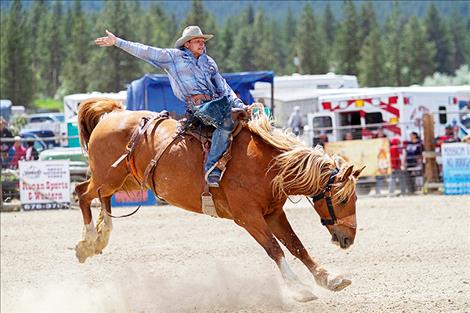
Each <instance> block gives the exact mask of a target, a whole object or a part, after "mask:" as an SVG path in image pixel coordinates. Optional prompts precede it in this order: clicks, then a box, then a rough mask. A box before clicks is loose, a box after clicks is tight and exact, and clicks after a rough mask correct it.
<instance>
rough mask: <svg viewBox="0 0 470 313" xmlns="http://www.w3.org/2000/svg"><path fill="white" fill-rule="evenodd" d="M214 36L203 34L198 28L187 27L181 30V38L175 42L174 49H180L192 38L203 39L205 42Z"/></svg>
mask: <svg viewBox="0 0 470 313" xmlns="http://www.w3.org/2000/svg"><path fill="white" fill-rule="evenodd" d="M212 37H214V35H210V34H203V33H202V31H201V29H200V28H199V26H188V27H186V28H185V29H184V30H183V34H182V35H181V37H180V38H179V39H178V40H176V42H175V48H181V47H182V46H183V45H184V44H185V43H186V42H188V41H190V40H191V39H194V38H204V40H205V41H207V40H209V39H211V38H212Z"/></svg>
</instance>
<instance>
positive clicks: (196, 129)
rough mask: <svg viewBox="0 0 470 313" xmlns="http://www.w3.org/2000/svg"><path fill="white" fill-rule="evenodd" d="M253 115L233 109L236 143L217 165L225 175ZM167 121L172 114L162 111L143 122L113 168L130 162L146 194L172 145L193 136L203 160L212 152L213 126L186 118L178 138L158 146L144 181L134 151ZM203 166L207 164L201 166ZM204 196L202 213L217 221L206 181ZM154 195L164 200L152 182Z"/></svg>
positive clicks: (134, 174) (136, 178)
mask: <svg viewBox="0 0 470 313" xmlns="http://www.w3.org/2000/svg"><path fill="white" fill-rule="evenodd" d="M249 117H250V113H249V112H247V111H245V110H244V109H238V108H236V109H232V120H233V121H234V126H233V129H232V140H231V142H230V143H229V146H228V148H227V150H226V151H225V153H224V154H223V155H222V157H221V158H220V159H219V161H217V163H216V167H218V168H219V169H220V170H221V171H222V175H223V174H224V172H225V169H226V165H227V163H228V162H229V161H230V159H231V158H232V156H231V154H230V152H231V148H232V141H233V138H234V137H236V136H237V135H238V134H239V133H240V131H241V130H242V128H243V123H244V122H246V121H247V120H249ZM166 119H171V117H170V115H169V113H168V112H167V111H162V112H160V113H151V114H150V115H148V116H144V117H142V118H141V120H140V122H139V125H138V126H137V127H136V128H135V129H134V131H133V133H132V135H131V138H130V139H129V142H128V143H127V146H126V151H125V152H124V153H123V154H122V155H121V156H120V157H119V158H118V159H117V160H116V161H115V162H114V163H113V164H112V167H114V168H115V167H117V166H118V165H119V164H120V163H121V162H122V161H124V160H126V165H127V169H128V171H129V172H130V173H131V174H132V176H133V177H134V179H135V180H136V181H137V182H139V184H140V187H141V191H142V190H144V188H145V185H146V183H147V181H148V178H149V177H151V176H150V175H152V176H153V173H154V171H155V168H156V166H157V164H158V161H159V160H160V158H161V156H162V155H163V154H164V153H165V151H166V150H168V148H169V147H170V145H171V144H172V143H173V142H174V141H175V140H176V139H177V138H181V137H183V136H186V135H188V136H191V137H192V138H195V139H196V140H198V141H199V142H201V145H202V148H203V154H204V155H203V159H204V160H205V159H206V158H207V154H208V153H209V149H210V142H211V138H212V133H213V131H214V130H215V128H214V127H213V126H206V125H204V124H203V123H202V122H201V121H199V120H197V119H193V118H185V119H182V120H179V126H178V130H177V132H176V134H174V135H173V136H169V137H167V138H165V139H164V140H162V141H160V142H159V144H158V146H157V147H156V148H155V155H154V157H153V158H152V160H151V161H150V162H149V164H148V165H147V167H146V169H145V172H144V175H143V177H139V175H138V174H137V169H136V167H135V163H134V157H133V156H134V151H135V148H136V147H137V145H138V143H139V141H140V139H141V138H142V137H143V135H144V134H145V133H146V131H147V129H148V128H149V127H150V126H151V125H152V124H154V128H156V127H158V125H159V124H160V123H161V122H162V121H163V120H166ZM201 166H203V164H202V165H201ZM203 184H204V192H203V194H202V195H201V196H202V210H203V213H204V214H208V215H211V216H214V217H217V216H218V215H217V212H216V209H215V205H214V203H213V200H212V194H211V193H210V192H209V187H208V185H207V182H206V180H205V179H204V182H203ZM151 188H152V191H153V192H154V194H155V196H156V197H157V198H159V199H161V200H164V199H162V198H161V197H159V196H158V194H157V191H156V186H155V182H154V181H153V180H152V186H151Z"/></svg>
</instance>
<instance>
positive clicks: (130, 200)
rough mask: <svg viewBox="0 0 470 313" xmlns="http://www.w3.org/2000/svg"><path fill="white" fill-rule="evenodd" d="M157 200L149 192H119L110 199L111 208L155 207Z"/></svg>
mask: <svg viewBox="0 0 470 313" xmlns="http://www.w3.org/2000/svg"><path fill="white" fill-rule="evenodd" d="M155 204H157V200H156V199H155V196H154V195H153V192H152V191H150V190H144V191H129V192H126V191H119V192H116V193H115V194H114V195H113V196H112V197H111V205H112V206H132V205H155Z"/></svg>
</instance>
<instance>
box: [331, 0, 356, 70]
mask: <svg viewBox="0 0 470 313" xmlns="http://www.w3.org/2000/svg"><path fill="white" fill-rule="evenodd" d="M358 32H359V26H358V18H357V14H356V9H355V7H354V3H353V2H352V1H346V3H345V5H344V20H343V21H342V22H341V23H340V26H339V29H338V32H337V34H336V42H335V55H336V62H337V71H338V72H339V73H341V74H349V75H356V74H357V63H358V61H359V51H360V46H359V40H360V38H359V34H358Z"/></svg>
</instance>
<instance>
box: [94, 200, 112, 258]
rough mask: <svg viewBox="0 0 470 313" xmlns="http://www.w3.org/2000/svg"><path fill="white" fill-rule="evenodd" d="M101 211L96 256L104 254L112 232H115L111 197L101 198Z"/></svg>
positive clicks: (97, 228) (98, 222) (97, 224)
mask: <svg viewBox="0 0 470 313" xmlns="http://www.w3.org/2000/svg"><path fill="white" fill-rule="evenodd" d="M100 201H101V210H100V215H99V216H98V221H97V222H96V230H97V232H98V237H97V238H96V242H95V254H100V253H102V251H103V249H104V248H106V246H107V245H108V242H109V237H110V235H111V231H112V230H113V222H112V220H111V216H109V215H110V214H111V196H108V197H101V199H100Z"/></svg>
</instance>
